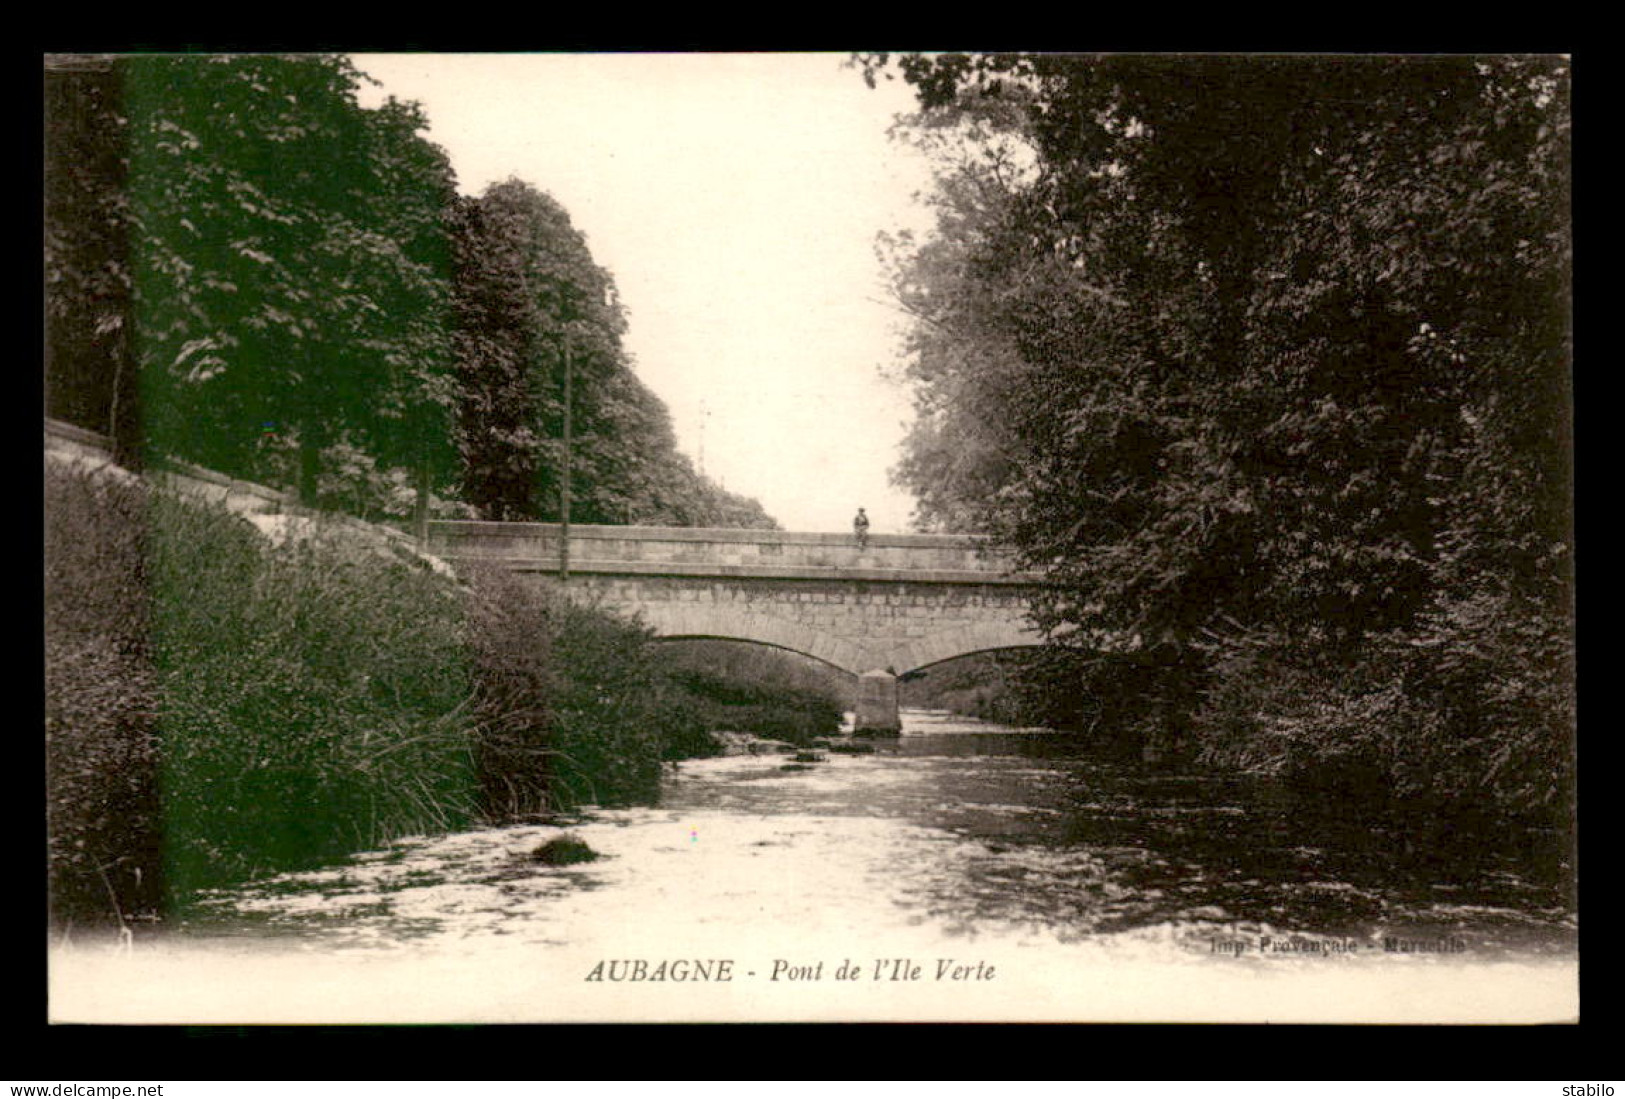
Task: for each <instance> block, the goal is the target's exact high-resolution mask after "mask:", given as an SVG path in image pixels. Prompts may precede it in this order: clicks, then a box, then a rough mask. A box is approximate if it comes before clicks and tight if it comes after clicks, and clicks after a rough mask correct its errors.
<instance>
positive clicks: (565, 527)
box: [559, 320, 571, 580]
mask: <svg viewBox="0 0 1625 1099" xmlns="http://www.w3.org/2000/svg"><path fill="white" fill-rule="evenodd" d="M570 383H571V378H570V322H569V321H568V320H567V321H565V322H564V469H563V471H562V475H561V476H560V478H559V519H560V524H559V526H560V529H559V579H560V580H568V579H570V432H571V423H570V404H571V394H570Z"/></svg>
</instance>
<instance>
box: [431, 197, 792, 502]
mask: <svg viewBox="0 0 1625 1099" xmlns="http://www.w3.org/2000/svg"><path fill="white" fill-rule="evenodd" d="M455 225H456V232H455V234H454V243H453V252H454V257H455V270H456V309H455V319H456V328H455V334H454V337H453V339H454V343H455V347H456V355H457V361H458V370H459V385H460V394H461V402H462V404H461V418H460V427H459V434H458V446H459V450H460V453H461V456H462V463H463V493H464V497H465V499H467V500H468V501H469V502H470V503H471V504H473V505H474V506H475V507H476V508H477V509H478V510H479V512H480V514H481V515H483V516H484V517H486V518H488V519H499V520H524V519H530V520H545V521H557V520H558V519H559V518H560V515H561V501H562V477H563V470H564V464H565V454H564V417H565V404H566V401H565V384H566V383H565V377H566V371H567V370H568V375H569V415H570V423H571V442H570V454H569V463H570V503H571V517H572V518H573V519H574V520H576V521H578V522H584V523H612V524H613V523H645V524H652V525H679V526H692V525H706V524H713V523H714V524H718V525H728V526H743V525H754V526H761V525H771V524H772V520H771V519H770V518H769V517H768V516H767V515H766V514H765V513H764V512H763V511H762V509H761V507H760V505H759V504H756V503H755V501H746V500H743V499H741V498H739V497H736V496H733V495H731V494H728V493H725V492H723V491H722V490H721V489H719V488H717V487H716V486H715V485H712V484H710V483H709V482H707V481H705V480H704V479H702V478H700V477H699V476H698V475H697V474H696V473H695V471H694V469H693V467H692V465H691V464H690V463H689V461H688V459H686V458H685V457H683V456H682V455H681V454H680V453H679V452H678V450H677V442H676V437H675V435H674V433H673V431H672V427H671V417H670V414H669V413H668V412H667V410H666V408H665V406H664V405H663V404H662V403H661V401H660V400H659V398H658V397H656V396H655V395H654V394H653V393H652V392H651V391H650V390H649V389H648V387H647V386H645V385H644V384H643V382H642V381H640V380H639V379H638V377H637V375H636V373H635V372H634V370H633V367H632V363H631V360H630V357H629V356H628V354H627V353H626V351H625V349H624V348H623V347H622V343H621V338H622V336H623V334H624V333H625V330H626V318H625V316H624V314H623V312H622V309H621V307H620V305H619V303H618V301H617V299H616V297H615V292H614V281H613V278H612V276H611V275H610V273H609V272H608V271H606V270H604V269H603V268H601V267H599V266H598V265H597V264H596V263H595V262H594V261H593V259H592V254H591V251H590V250H589V248H588V246H587V242H586V239H585V238H584V237H583V236H582V234H581V232H580V231H579V230H577V229H576V228H575V227H574V226H573V225H572V224H571V221H570V217H569V214H568V212H566V211H565V210H564V208H563V207H562V206H560V205H559V204H558V203H557V202H556V201H555V200H553V199H552V198H551V197H550V196H548V195H546V194H544V193H543V192H541V191H539V190H537V189H536V188H535V187H534V186H532V185H531V184H529V183H526V182H524V181H522V180H517V179H512V180H508V181H506V182H504V183H499V184H495V185H493V186H491V187H489V188H487V189H486V191H485V192H484V194H482V195H481V196H479V197H478V198H470V199H464V200H462V201H460V202H459V204H458V206H457V210H456V214H455ZM567 361H568V366H567V365H566V363H567Z"/></svg>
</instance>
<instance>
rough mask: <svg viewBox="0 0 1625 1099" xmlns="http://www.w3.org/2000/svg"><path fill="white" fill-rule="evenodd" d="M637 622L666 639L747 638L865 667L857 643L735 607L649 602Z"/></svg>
mask: <svg viewBox="0 0 1625 1099" xmlns="http://www.w3.org/2000/svg"><path fill="white" fill-rule="evenodd" d="M637 615H638V618H639V619H640V620H642V622H643V624H644V625H646V626H648V627H649V628H650V629H652V630H653V631H654V632H655V634H656V636H658V637H661V638H664V639H667V640H678V639H681V638H702V637H707V638H717V639H719V640H725V641H751V642H755V643H756V644H759V645H771V646H773V647H774V648H777V649H788V650H789V651H791V652H794V653H800V654H801V655H802V656H810V657H812V658H813V659H814V660H820V661H822V662H824V663H825V664H829V665H831V666H832V667H835V668H838V669H839V670H841V671H843V672H849V673H851V674H852V675H859V674H861V673H862V672H864V671H866V670H868V669H867V668H866V666H865V664H866V661H865V655H864V650H863V648H862V647H861V646H859V645H857V644H855V643H853V642H851V641H847V640H845V639H843V638H839V637H835V636H833V635H831V634H828V633H825V632H824V631H822V630H819V629H815V628H814V627H812V626H808V625H805V624H803V623H800V622H792V621H790V620H788V619H784V618H778V617H775V616H773V615H769V614H760V613H757V612H754V611H749V610H746V609H744V608H742V607H738V606H730V605H726V604H724V605H721V606H718V605H708V604H704V603H651V604H648V605H646V606H643V607H639V608H638V609H637Z"/></svg>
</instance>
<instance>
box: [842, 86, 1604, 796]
mask: <svg viewBox="0 0 1625 1099" xmlns="http://www.w3.org/2000/svg"><path fill="white" fill-rule="evenodd" d="M862 60H863V62H864V65H865V69H866V75H867V76H868V78H869V79H870V80H871V81H872V80H874V79H877V78H879V77H881V76H885V77H887V78H890V77H892V76H893V74H894V72H895V71H900V72H901V73H902V75H903V77H904V78H905V79H907V80H908V81H910V82H911V83H912V84H913V85H914V86H915V87H916V89H917V91H918V93H919V97H920V100H921V104H922V107H923V108H924V112H923V114H922V115H921V116H920V118H919V119H917V120H916V125H915V126H914V128H913V132H914V134H915V135H916V137H917V139H918V140H920V141H922V142H923V143H924V145H925V146H926V148H927V149H928V150H929V151H932V152H933V153H934V155H936V156H938V157H939V160H940V163H941V164H942V167H943V173H942V175H943V186H942V187H941V189H940V190H939V192H938V195H937V201H938V209H939V213H940V216H939V219H938V225H937V229H936V232H935V233H934V234H932V235H931V236H930V237H929V238H927V239H925V240H923V241H914V240H910V239H906V238H903V239H898V240H896V241H894V242H893V246H894V247H893V255H894V257H895V259H896V262H897V274H898V280H897V290H898V296H899V299H900V301H901V302H902V304H903V305H904V307H905V308H907V309H908V310H909V311H910V312H912V313H913V314H915V315H916V316H917V317H918V318H919V323H918V325H917V326H916V329H915V335H914V337H913V340H912V344H911V347H910V351H911V360H910V365H909V367H908V369H909V372H910V374H911V375H912V377H913V378H914V379H915V381H916V382H917V384H918V391H919V394H920V397H919V402H920V419H919V426H918V427H917V428H916V429H915V431H914V434H913V436H912V437H911V439H910V441H909V444H908V447H907V453H906V456H905V459H904V461H903V463H902V465H901V466H900V468H899V471H898V472H899V477H900V479H901V480H902V482H903V483H904V484H905V485H907V486H908V487H910V488H911V489H913V490H914V491H915V492H916V493H917V494H918V495H919V497H920V499H921V501H922V509H921V518H922V520H924V521H925V522H926V523H927V524H928V525H929V524H932V523H937V524H945V523H946V524H953V525H965V524H970V525H974V526H975V527H977V528H979V529H982V530H985V531H988V532H990V533H993V534H995V535H997V536H998V537H999V538H1001V539H1002V540H1003V541H1005V542H1007V543H1008V544H1009V545H1011V546H1013V547H1015V548H1016V549H1017V550H1018V552H1019V553H1020V555H1021V557H1022V559H1023V561H1024V563H1026V564H1027V565H1029V566H1032V567H1035V568H1041V569H1044V570H1045V571H1046V572H1047V573H1048V575H1049V577H1050V579H1051V580H1052V581H1053V584H1052V587H1051V588H1050V591H1049V594H1048V596H1047V597H1046V598H1045V599H1044V600H1043V602H1042V605H1041V606H1040V608H1039V617H1040V620H1041V622H1042V624H1043V625H1044V626H1046V627H1047V628H1049V629H1050V630H1052V631H1053V636H1054V637H1055V639H1056V643H1057V647H1058V653H1057V654H1056V657H1055V662H1056V665H1057V667H1056V668H1055V669H1052V672H1051V674H1054V675H1059V674H1060V669H1063V668H1064V669H1065V674H1064V676H1063V677H1062V678H1061V679H1060V680H1058V681H1057V682H1058V684H1059V685H1061V686H1063V687H1064V689H1065V693H1066V694H1067V695H1068V696H1069V697H1070V698H1072V699H1077V698H1079V697H1082V696H1088V697H1092V698H1093V699H1094V700H1095V703H1096V706H1097V707H1098V709H1097V711H1096V712H1097V713H1098V714H1099V715H1100V716H1101V717H1102V718H1104V719H1106V720H1105V723H1106V724H1109V725H1112V726H1114V727H1116V728H1118V729H1122V728H1123V727H1125V726H1132V727H1134V728H1135V729H1136V731H1137V733H1138V735H1139V736H1140V737H1141V738H1142V739H1145V740H1149V741H1152V742H1155V743H1157V744H1158V745H1159V746H1161V747H1163V748H1169V747H1178V746H1183V748H1185V749H1186V750H1190V751H1194V752H1195V753H1196V754H1198V755H1199V756H1201V757H1203V758H1206V759H1209V760H1212V761H1223V762H1227V763H1231V764H1239V765H1244V766H1248V767H1252V768H1257V769H1263V770H1270V771H1276V772H1284V773H1289V774H1294V775H1297V776H1299V777H1302V778H1304V779H1306V780H1307V781H1311V782H1325V783H1329V784H1336V783H1338V782H1340V781H1342V779H1341V778H1340V777H1339V776H1345V777H1346V776H1351V775H1352V776H1360V781H1362V782H1366V783H1372V782H1375V783H1380V784H1381V785H1382V786H1383V788H1384V789H1388V790H1392V791H1393V792H1395V793H1397V794H1398V795H1399V796H1400V797H1402V798H1404V799H1408V800H1410V801H1411V802H1413V803H1415V804H1426V805H1430V806H1434V807H1437V808H1440V809H1445V808H1452V807H1458V806H1460V807H1476V808H1480V809H1483V808H1489V809H1494V810H1496V811H1502V812H1519V813H1522V812H1537V813H1552V812H1556V813H1557V814H1559V816H1561V815H1562V813H1563V812H1564V811H1565V809H1566V805H1567V799H1568V796H1569V793H1570V790H1571V777H1572V759H1571V755H1572V747H1571V744H1572V739H1571V738H1572V732H1573V722H1574V700H1573V683H1572V676H1573V634H1572V622H1573V618H1572V582H1573V574H1572V565H1571V562H1572V545H1573V538H1572V524H1573V515H1572V491H1571V469H1570V452H1571V448H1570V409H1569V393H1570V369H1571V344H1570V333H1569V316H1568V290H1569V271H1570V257H1571V245H1570V234H1569V193H1568V188H1569V124H1568V103H1569V83H1568V72H1567V65H1566V63H1565V62H1563V61H1561V60H1557V59H1549V58H1522V57H1491V58H1471V57H1442V58H1441V57H1381V58H1364V57H1335V58H1312V57H1285V56H1282V57H1247V58H1237V57H1223V56H1206V57H1189V56H1158V57H1142V56H1110V57H1084V56H1065V55H1041V56H992V55H988V56H970V55H952V54H950V55H940V56H910V57H904V58H901V59H896V60H895V61H894V60H893V59H890V58H887V57H885V56H884V55H869V56H867V57H864V58H863V59H862ZM1074 708H1078V707H1074Z"/></svg>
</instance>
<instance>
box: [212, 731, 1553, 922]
mask: <svg viewBox="0 0 1625 1099" xmlns="http://www.w3.org/2000/svg"><path fill="white" fill-rule="evenodd" d="M906 718H907V724H906V727H905V735H904V736H903V737H901V738H899V739H897V740H892V741H886V740H879V741H874V742H872V743H873V744H874V745H875V747H876V751H875V753H874V754H870V755H847V754H839V753H834V752H831V753H827V754H826V755H825V756H824V758H823V760H822V761H820V762H818V763H815V764H812V765H811V766H806V767H797V768H794V769H786V762H787V761H786V760H785V759H784V758H783V757H780V756H772V755H769V756H734V757H727V758H722V759H714V760H695V761H688V762H685V763H683V764H681V765H680V766H679V767H677V768H676V769H675V770H674V773H672V774H671V775H669V777H668V778H667V780H666V781H665V783H664V786H663V789H662V795H661V801H660V805H659V806H658V807H655V808H648V809H628V810H596V809H595V810H589V811H587V812H586V813H585V814H584V815H583V817H582V819H581V821H580V823H579V824H575V825H572V826H571V828H570V830H571V831H573V832H574V833H575V834H577V835H579V836H580V837H581V838H582V839H584V840H585V841H586V842H587V843H588V844H589V845H590V846H591V847H592V848H593V849H594V850H596V851H598V852H599V853H600V854H601V855H602V856H603V857H602V858H601V859H599V860H597V861H594V862H589V863H583V864H577V865H574V866H567V867H549V866H543V865H540V864H538V863H536V862H534V861H531V860H529V859H528V858H526V854H527V853H528V852H529V851H531V850H533V849H534V848H535V847H536V846H537V845H538V844H540V843H541V842H544V841H545V840H546V839H548V838H550V837H552V836H554V835H556V834H558V832H559V831H560V830H559V829H556V828H547V827H540V826H529V827H516V828H500V829H489V830H483V831H476V832H467V833H462V834H458V835H453V836H449V837H445V838H440V839H427V840H423V839H413V840H407V841H404V842H401V843H397V844H394V845H392V846H391V847H389V848H386V849H384V850H382V851H375V852H368V853H365V854H362V855H358V856H356V857H355V858H354V859H352V860H350V861H348V862H346V863H345V864H343V865H340V866H336V867H331V868H328V869H324V870H321V871H316V872H311V873H304V874H290V875H284V876H282V877H279V878H276V879H272V880H270V881H267V882H262V883H258V884H255V885H251V886H247V887H243V888H239V889H236V890H231V891H226V892H222V893H219V894H216V895H215V896H214V897H212V898H211V899H210V901H209V903H208V904H207V905H206V906H205V908H204V910H203V913H202V914H201V915H200V917H198V918H197V919H195V920H194V921H193V923H192V929H193V930H194V931H196V932H201V933H204V934H209V935H228V936H249V937H263V936H271V937H278V938H292V939H296V940H306V941H308V942H310V943H314V944H317V945H320V946H322V947H323V948H330V947H339V948H375V949H400V948H407V947H410V946H412V945H413V944H418V943H422V942H425V941H439V942H449V941H468V940H478V939H480V938H482V937H485V936H514V937H516V938H518V939H520V940H522V941H527V942H537V943H555V944H556V943H567V942H572V941H574V940H575V939H576V938H577V937H579V934H580V926H581V925H582V924H583V923H593V922H598V921H600V920H602V919H603V918H606V917H609V916H611V914H613V913H616V912H632V913H638V912H644V913H647V912H652V911H653V909H649V908H647V906H648V905H651V904H652V905H656V906H659V905H662V904H663V903H664V902H669V901H670V900H672V899H675V898H678V897H680V898H681V905H682V910H681V912H680V913H679V912H670V911H667V912H665V913H664V916H663V918H666V919H671V920H679V921H683V922H693V923H697V924H701V925H706V924H719V925H727V924H729V923H730V922H732V921H735V920H737V919H739V918H740V917H741V915H742V914H743V911H745V910H748V909H750V908H751V907H752V906H754V907H756V908H757V909H758V910H762V909H764V908H766V907H768V905H769V901H770V899H771V898H772V897H773V896H774V895H775V894H780V896H779V899H780V901H782V903H783V904H784V905H785V909H784V911H783V912H782V913H778V914H776V915H781V916H784V917H787V918H793V919H797V920H806V919H816V920H817V921H819V922H820V923H824V924H831V925H838V926H847V927H852V928H874V927H877V926H885V925H888V924H894V923H901V924H903V925H907V926H918V925H921V924H929V925H931V926H933V927H935V928H937V929H939V930H941V931H942V932H944V933H946V934H949V935H954V936H966V937H975V936H978V935H992V936H1011V935H1017V936H1027V935H1040V936H1044V937H1049V938H1053V939H1055V940H1057V941H1061V942H1067V941H1076V940H1079V939H1086V938H1098V937H1101V936H1109V935H1119V934H1124V933H1129V932H1137V931H1138V932H1145V931H1147V930H1159V931H1161V932H1163V933H1164V934H1166V933H1167V932H1168V931H1170V930H1172V931H1174V932H1175V934H1174V935H1173V937H1174V938H1176V939H1182V940H1189V941H1187V942H1185V943H1184V947H1185V948H1186V949H1197V950H1200V949H1207V948H1209V947H1210V944H1211V941H1212V940H1213V939H1214V938H1215V937H1228V936H1231V935H1232V934H1234V933H1236V932H1237V931H1238V930H1240V931H1245V932H1247V933H1249V934H1251V933H1255V932H1256V933H1260V934H1266V933H1272V934H1275V935H1277V936H1283V935H1299V936H1307V937H1315V938H1331V939H1338V940H1343V939H1348V938H1354V939H1358V940H1360V941H1362V942H1367V943H1371V944H1373V945H1374V946H1381V945H1382V943H1383V940H1384V939H1387V938H1395V939H1404V940H1407V941H1412V940H1414V941H1419V942H1424V943H1431V942H1434V941H1437V940H1446V942H1445V946H1446V947H1448V948H1449V949H1457V950H1458V951H1471V952H1473V953H1476V954H1484V953H1487V952H1498V953H1501V952H1511V953H1565V952H1569V951H1572V950H1573V949H1574V946H1575V940H1576V930H1575V922H1574V920H1573V918H1572V916H1571V913H1570V912H1569V911H1568V908H1567V906H1566V905H1565V903H1564V894H1563V891H1562V889H1561V887H1560V883H1558V882H1551V881H1548V882H1544V883H1543V882H1540V881H1538V880H1533V879H1531V878H1530V877H1528V876H1526V875H1524V874H1521V873H1520V872H1519V870H1518V869H1517V868H1516V866H1515V865H1514V864H1513V863H1512V861H1511V860H1510V858H1507V857H1496V856H1494V855H1491V854H1484V853H1477V854H1474V853H1472V852H1471V851H1470V849H1469V851H1468V852H1467V854H1465V855H1464V854H1463V852H1461V851H1456V852H1452V854H1451V859H1452V861H1451V863H1450V864H1449V865H1445V866H1441V865H1440V864H1439V862H1438V861H1437V860H1433V859H1429V858H1428V857H1426V856H1427V853H1426V852H1422V853H1418V852H1416V851H1415V850H1414V845H1413V849H1412V850H1411V851H1410V852H1408V853H1407V852H1405V851H1404V850H1402V849H1401V847H1400V845H1399V843H1398V841H1394V842H1392V843H1390V842H1388V841H1385V840H1384V839H1383V838H1382V837H1381V836H1380V835H1373V834H1371V833H1370V832H1369V831H1363V830H1354V829H1343V830H1338V829H1337V827H1336V822H1327V821H1315V822H1314V824H1313V826H1305V825H1304V821H1305V818H1304V816H1303V809H1304V807H1303V806H1301V805H1293V804H1290V803H1288V804H1282V803H1281V802H1280V801H1279V800H1278V799H1272V798H1270V797H1269V796H1268V794H1269V791H1261V790H1260V789H1258V788H1257V787H1252V786H1249V785H1248V784H1246V783H1242V782H1238V781H1228V782H1227V781H1225V780H1221V779H1215V778H1212V777H1204V776H1196V775H1183V776H1182V775H1146V774H1143V773H1137V772H1135V771H1134V770H1131V769H1128V768H1124V767H1121V766H1114V765H1112V764H1109V763H1103V762H1101V761H1099V760H1097V759H1091V758H1089V757H1088V756H1086V755H1084V754H1083V753H1082V752H1081V751H1080V750H1079V748H1078V746H1077V745H1076V744H1075V743H1074V742H1072V741H1070V740H1068V739H1067V738H1065V737H1062V736H1059V735H1057V734H1054V733H1049V732H1046V731H1043V730H1029V731H1018V730H1009V729H1005V728H1002V727H999V726H994V725H990V724H988V723H983V722H977V721H973V720H970V719H964V718H955V717H951V716H950V715H946V714H940V713H930V712H920V711H914V712H909V713H907V715H906ZM690 876H695V877H698V878H700V879H702V880H703V882H704V886H705V887H704V888H703V889H702V888H697V887H696V886H695V884H693V883H690V884H687V885H685V886H684V887H683V888H680V889H679V888H678V887H677V881H674V880H673V879H677V880H681V879H684V878H687V877H690ZM1457 943H1459V944H1460V947H1459V948H1458V947H1456V946H1455V945H1454V944H1457Z"/></svg>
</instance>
